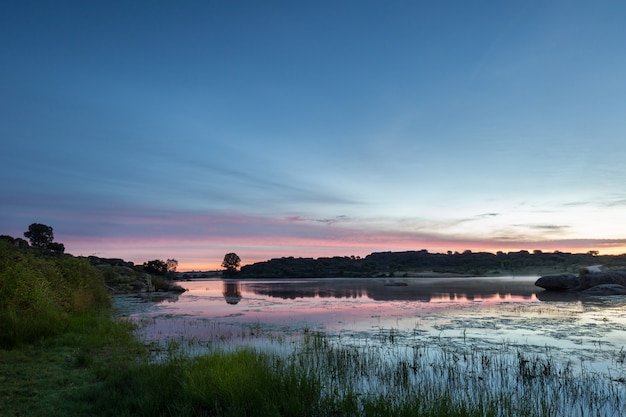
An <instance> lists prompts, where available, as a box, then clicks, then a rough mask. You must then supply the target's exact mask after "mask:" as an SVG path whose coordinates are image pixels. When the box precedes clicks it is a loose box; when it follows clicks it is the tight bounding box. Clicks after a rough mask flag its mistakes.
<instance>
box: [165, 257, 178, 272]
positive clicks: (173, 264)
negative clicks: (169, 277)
mask: <svg viewBox="0 0 626 417" xmlns="http://www.w3.org/2000/svg"><path fill="white" fill-rule="evenodd" d="M176 268H178V261H177V260H176V259H168V260H167V271H168V272H176Z"/></svg>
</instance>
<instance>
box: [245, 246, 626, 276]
mask: <svg viewBox="0 0 626 417" xmlns="http://www.w3.org/2000/svg"><path fill="white" fill-rule="evenodd" d="M593 264H603V265H605V266H608V267H611V266H623V265H624V264H626V255H619V256H610V255H603V256H597V255H596V254H595V253H593V252H589V253H584V254H573V253H565V252H553V253H547V252H542V251H533V252H532V253H530V252H528V251H519V252H509V253H503V252H498V253H496V254H494V253H489V252H471V251H465V252H463V253H459V252H454V253H452V252H449V253H445V254H444V253H429V252H428V251H426V250H420V251H406V252H375V253H372V254H370V255H368V256H366V257H365V258H359V257H354V256H352V257H347V256H343V257H341V256H335V257H332V258H317V259H313V258H293V257H289V258H275V259H270V260H268V261H265V262H258V263H255V264H252V265H245V266H243V267H242V268H241V271H240V273H239V276H240V277H242V278H289V277H302V278H307V277H308V278H324V277H375V276H393V275H399V276H402V275H404V274H407V273H411V272H419V271H432V272H436V273H451V274H463V275H485V274H493V275H497V274H501V273H524V272H527V271H529V270H530V269H535V270H537V271H541V272H553V271H577V268H578V267H580V266H581V265H593Z"/></svg>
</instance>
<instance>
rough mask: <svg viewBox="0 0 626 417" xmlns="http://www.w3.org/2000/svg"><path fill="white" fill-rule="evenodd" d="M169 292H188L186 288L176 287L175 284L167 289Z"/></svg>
mask: <svg viewBox="0 0 626 417" xmlns="http://www.w3.org/2000/svg"><path fill="white" fill-rule="evenodd" d="M166 291H167V292H178V293H182V292H185V291H187V290H186V289H185V288H183V287H181V286H180V285H174V284H170V285H169V286H168V287H167V290H166Z"/></svg>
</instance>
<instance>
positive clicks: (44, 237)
mask: <svg viewBox="0 0 626 417" xmlns="http://www.w3.org/2000/svg"><path fill="white" fill-rule="evenodd" d="M24 237H26V238H27V239H28V240H30V245H31V246H32V247H34V248H41V249H48V248H49V247H50V244H51V243H52V241H53V240H54V232H53V231H52V227H50V226H46V225H45V224H41V223H33V224H31V225H30V226H28V231H26V232H24Z"/></svg>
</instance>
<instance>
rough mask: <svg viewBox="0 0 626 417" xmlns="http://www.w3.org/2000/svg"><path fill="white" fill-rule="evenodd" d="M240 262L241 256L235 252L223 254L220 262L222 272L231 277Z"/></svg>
mask: <svg viewBox="0 0 626 417" xmlns="http://www.w3.org/2000/svg"><path fill="white" fill-rule="evenodd" d="M240 263H241V258H239V256H238V255H237V254H236V253H232V252H231V253H227V254H226V255H224V261H223V262H222V267H223V268H224V272H223V274H224V275H225V276H228V277H232V276H233V275H235V274H236V273H237V270H238V269H239V265H240Z"/></svg>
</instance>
